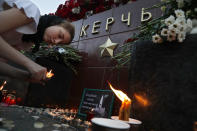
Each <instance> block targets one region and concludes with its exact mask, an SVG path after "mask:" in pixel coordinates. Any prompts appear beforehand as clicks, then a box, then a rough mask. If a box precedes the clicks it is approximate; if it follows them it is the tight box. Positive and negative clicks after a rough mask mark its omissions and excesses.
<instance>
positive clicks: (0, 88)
mask: <svg viewBox="0 0 197 131" xmlns="http://www.w3.org/2000/svg"><path fill="white" fill-rule="evenodd" d="M6 83H7V82H6V81H4V82H3V84H2V85H1V87H0V91H1V90H3V87H4V86H5V85H6Z"/></svg>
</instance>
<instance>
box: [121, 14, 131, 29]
mask: <svg viewBox="0 0 197 131" xmlns="http://www.w3.org/2000/svg"><path fill="white" fill-rule="evenodd" d="M121 21H122V22H127V26H130V25H131V12H128V17H127V19H125V18H124V14H122V17H121Z"/></svg>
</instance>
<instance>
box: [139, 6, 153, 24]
mask: <svg viewBox="0 0 197 131" xmlns="http://www.w3.org/2000/svg"><path fill="white" fill-rule="evenodd" d="M145 16H147V18H144V17H145ZM151 18H152V14H151V13H150V12H144V8H142V14H141V22H145V21H149V20H150V19H151Z"/></svg>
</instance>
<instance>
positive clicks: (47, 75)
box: [46, 70, 54, 78]
mask: <svg viewBox="0 0 197 131" xmlns="http://www.w3.org/2000/svg"><path fill="white" fill-rule="evenodd" d="M52 76H54V74H53V73H52V70H50V71H49V72H47V73H46V77H47V78H51V77H52Z"/></svg>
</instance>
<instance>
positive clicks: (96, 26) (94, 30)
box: [92, 21, 101, 34]
mask: <svg viewBox="0 0 197 131" xmlns="http://www.w3.org/2000/svg"><path fill="white" fill-rule="evenodd" d="M100 23H101V22H100V21H95V22H94V24H93V27H92V34H96V33H99V31H98V30H96V28H99V27H100V25H99V24H100Z"/></svg>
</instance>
